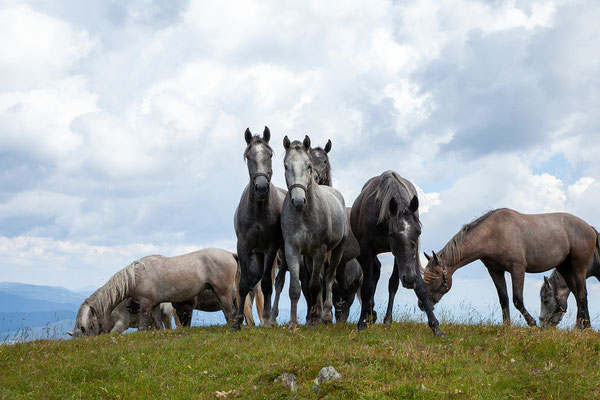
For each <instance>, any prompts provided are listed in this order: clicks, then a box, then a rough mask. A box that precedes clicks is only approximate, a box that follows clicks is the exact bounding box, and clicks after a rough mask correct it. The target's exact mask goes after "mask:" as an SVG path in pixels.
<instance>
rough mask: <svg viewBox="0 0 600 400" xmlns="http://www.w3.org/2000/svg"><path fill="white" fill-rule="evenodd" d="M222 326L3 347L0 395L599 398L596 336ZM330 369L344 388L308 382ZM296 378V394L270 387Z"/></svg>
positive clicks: (454, 328)
mask: <svg viewBox="0 0 600 400" xmlns="http://www.w3.org/2000/svg"><path fill="white" fill-rule="evenodd" d="M442 328H443V329H444V331H445V332H446V334H447V335H448V337H447V338H446V339H436V338H434V337H433V336H432V334H431V331H430V330H429V328H428V327H427V326H426V325H425V324H421V323H415V322H402V323H394V324H393V325H392V327H390V328H385V327H384V326H382V325H375V326H371V327H369V329H367V330H366V331H365V332H361V333H358V332H357V331H356V329H355V325H338V326H322V327H318V328H307V327H301V328H300V329H298V330H297V331H296V332H294V333H292V332H289V331H288V330H287V329H285V328H283V327H279V328H244V329H243V330H242V331H241V332H238V333H230V332H228V331H227V330H226V328H225V327H223V326H213V327H201V328H187V329H177V330H174V331H160V332H157V331H154V332H141V333H132V334H126V335H119V336H117V335H102V336H99V337H96V338H89V339H81V340H69V341H47V340H46V341H36V342H29V343H21V344H15V345H10V346H9V345H4V346H0V351H1V352H0V371H1V372H0V397H2V398H10V399H13V398H31V399H39V398H44V399H70V398H75V399H78V398H83V399H98V398H102V399H103V398H111V399H148V398H180V399H198V398H200V399H202V398H214V397H215V393H216V392H217V391H229V390H236V391H237V392H236V393H233V394H230V395H229V396H228V397H227V398H269V399H270V398H306V397H308V398H407V399H411V398H415V399H430V398H434V399H435V398H457V399H460V398H465V399H473V398H475V399H477V398H486V399H502V398H505V399H511V398H523V399H527V398H536V399H551V398H554V399H567V398H573V399H575V398H577V399H584V398H589V399H597V398H600V366H599V363H600V335H599V334H598V332H596V331H593V330H587V331H584V332H580V331H564V330H540V329H529V328H525V327H513V326H498V325H460V324H447V325H444V326H442ZM328 365H332V366H333V367H335V368H336V369H337V370H338V371H339V372H340V373H341V374H342V379H341V380H340V381H335V382H328V383H325V384H324V385H323V386H322V389H321V390H320V392H319V393H318V394H316V393H314V392H313V391H312V382H313V380H314V378H315V377H316V376H317V374H318V372H319V370H320V369H321V368H322V367H324V366H328ZM282 372H291V373H293V374H295V375H296V376H297V377H298V391H297V392H296V393H293V394H292V393H290V392H289V391H288V390H287V389H286V388H284V387H283V386H282V385H280V384H275V383H274V382H273V381H274V379H275V378H276V377H277V376H279V374H281V373H282Z"/></svg>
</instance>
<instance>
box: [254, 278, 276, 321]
mask: <svg viewBox="0 0 600 400" xmlns="http://www.w3.org/2000/svg"><path fill="white" fill-rule="evenodd" d="M254 301H255V304H256V313H257V314H258V320H259V321H260V324H261V325H264V324H265V320H264V318H263V316H262V313H263V310H264V307H265V297H264V296H263V292H262V289H261V288H260V285H256V286H255V287H254ZM271 310H273V309H271Z"/></svg>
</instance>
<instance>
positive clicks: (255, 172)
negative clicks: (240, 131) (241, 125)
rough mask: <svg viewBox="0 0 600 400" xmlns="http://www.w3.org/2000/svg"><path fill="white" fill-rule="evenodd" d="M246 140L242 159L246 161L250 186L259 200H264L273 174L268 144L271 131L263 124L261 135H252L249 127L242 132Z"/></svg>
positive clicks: (267, 194) (271, 156)
mask: <svg viewBox="0 0 600 400" xmlns="http://www.w3.org/2000/svg"><path fill="white" fill-rule="evenodd" d="M244 138H245V140H246V144H247V145H248V146H247V147H246V151H244V159H245V160H246V162H247V163H248V174H249V175H250V188H251V190H254V193H255V194H256V197H257V198H258V199H259V200H264V199H266V198H267V197H268V196H269V189H270V186H271V185H270V183H271V177H272V176H273V166H272V163H271V159H272V158H273V149H271V146H269V140H270V139H271V131H270V130H269V128H268V127H266V126H265V130H264V132H263V135H262V137H260V136H258V135H255V136H252V133H251V132H250V129H246V132H245V133H244Z"/></svg>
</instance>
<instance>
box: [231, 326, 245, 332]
mask: <svg viewBox="0 0 600 400" xmlns="http://www.w3.org/2000/svg"><path fill="white" fill-rule="evenodd" d="M241 329H242V327H241V326H240V325H236V324H234V325H231V328H230V329H229V331H230V332H238V331H240V330H241Z"/></svg>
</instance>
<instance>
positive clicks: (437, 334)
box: [433, 328, 446, 338]
mask: <svg viewBox="0 0 600 400" xmlns="http://www.w3.org/2000/svg"><path fill="white" fill-rule="evenodd" d="M433 336H435V337H439V338H445V337H446V334H445V333H444V332H442V330H441V329H440V328H438V329H436V330H435V331H433Z"/></svg>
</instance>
